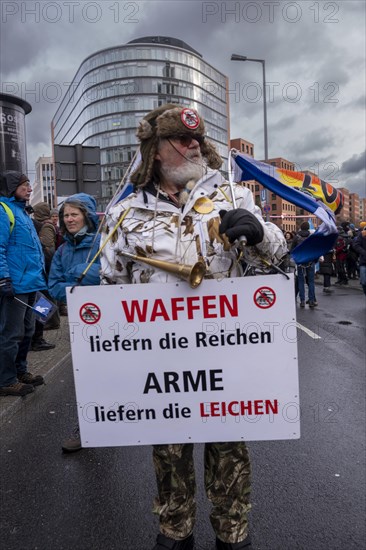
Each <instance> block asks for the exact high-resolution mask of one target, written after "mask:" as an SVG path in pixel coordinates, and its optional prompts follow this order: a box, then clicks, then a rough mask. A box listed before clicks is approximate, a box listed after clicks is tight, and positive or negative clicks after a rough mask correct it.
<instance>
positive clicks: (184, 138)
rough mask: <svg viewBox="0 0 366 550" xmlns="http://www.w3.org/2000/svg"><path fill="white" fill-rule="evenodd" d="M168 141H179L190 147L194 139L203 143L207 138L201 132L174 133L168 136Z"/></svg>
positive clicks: (183, 145)
mask: <svg viewBox="0 0 366 550" xmlns="http://www.w3.org/2000/svg"><path fill="white" fill-rule="evenodd" d="M166 139H167V140H168V141H170V140H171V141H179V143H180V144H181V145H182V147H189V146H190V145H191V143H192V141H193V140H195V141H197V142H198V143H199V145H201V144H202V143H203V141H204V139H205V136H201V135H199V134H174V135H173V136H168V137H167V138H166Z"/></svg>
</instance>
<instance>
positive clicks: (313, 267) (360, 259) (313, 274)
mask: <svg viewBox="0 0 366 550" xmlns="http://www.w3.org/2000/svg"><path fill="white" fill-rule="evenodd" d="M337 229H338V238H337V240H336V242H335V245H334V248H333V249H332V250H329V251H328V252H327V253H326V254H324V256H321V257H320V258H319V259H318V260H317V261H314V262H309V263H308V264H306V265H301V264H298V265H296V264H295V263H294V262H292V261H291V255H290V253H291V251H292V250H293V249H294V248H296V246H298V245H299V244H301V242H302V241H303V240H304V239H306V238H307V237H308V236H310V234H311V232H312V231H314V230H312V229H310V225H309V223H308V222H307V221H304V222H302V223H301V225H300V227H299V229H298V231H297V232H292V231H283V233H284V236H285V239H286V242H287V246H288V258H287V259H286V260H285V262H284V266H285V267H286V268H287V269H288V268H289V266H290V265H292V267H293V269H294V271H295V294H296V296H297V295H298V294H299V296H300V307H302V308H303V307H305V305H306V304H308V305H309V307H310V308H311V309H313V308H314V307H316V306H317V305H318V302H317V300H316V297H315V280H316V279H318V278H319V277H322V278H323V293H324V294H331V293H332V292H333V289H332V286H347V285H348V284H349V281H350V280H359V281H360V285H361V286H362V289H363V291H364V293H365V294H366V222H361V223H360V224H359V226H358V227H356V226H355V225H354V224H353V223H351V222H349V221H344V222H342V223H341V224H340V225H339V226H338V227H337ZM332 278H333V279H336V280H335V281H334V283H333V284H332ZM306 287H307V289H308V300H307V301H305V289H306Z"/></svg>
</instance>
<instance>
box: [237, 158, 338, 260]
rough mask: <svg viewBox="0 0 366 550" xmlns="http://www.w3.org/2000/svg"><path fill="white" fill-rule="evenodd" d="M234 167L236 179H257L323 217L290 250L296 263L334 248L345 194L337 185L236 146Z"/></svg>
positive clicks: (317, 256)
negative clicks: (338, 219)
mask: <svg viewBox="0 0 366 550" xmlns="http://www.w3.org/2000/svg"><path fill="white" fill-rule="evenodd" d="M231 168H232V170H233V171H234V175H233V179H234V180H235V181H246V180H252V179H254V180H256V181H258V182H259V183H261V184H262V185H263V187H265V188H266V189H269V190H270V191H271V192H272V193H275V194H276V195H278V196H279V197H281V198H282V199H284V200H286V201H288V202H291V203H292V204H295V205H296V206H298V207H299V208H303V209H304V210H306V211H307V212H310V213H311V214H314V215H315V216H316V217H317V218H319V219H320V220H321V221H322V224H321V225H320V227H318V229H317V230H316V231H315V232H314V233H312V234H311V235H310V237H308V238H307V239H306V240H305V241H303V242H302V243H301V244H300V245H298V246H297V247H296V248H294V250H293V251H292V252H291V255H292V257H293V258H294V260H295V262H296V263H298V264H302V263H308V262H311V261H314V260H317V259H318V258H319V257H320V256H323V255H324V254H325V253H326V252H328V251H329V250H331V249H332V248H333V245H334V243H335V241H336V239H337V236H338V231H337V227H336V224H335V218H334V216H335V214H338V213H339V212H340V211H341V209H342V206H343V195H342V193H341V192H340V191H339V190H338V189H336V188H334V187H333V186H332V185H330V184H329V183H326V182H324V181H323V180H320V179H319V178H318V177H316V176H311V175H310V174H304V173H302V172H292V171H291V170H283V169H281V168H276V167H275V166H271V165H270V164H266V163H265V162H260V161H258V160H254V159H253V158H252V157H249V156H247V155H243V154H242V153H239V152H238V151H236V150H232V151H231Z"/></svg>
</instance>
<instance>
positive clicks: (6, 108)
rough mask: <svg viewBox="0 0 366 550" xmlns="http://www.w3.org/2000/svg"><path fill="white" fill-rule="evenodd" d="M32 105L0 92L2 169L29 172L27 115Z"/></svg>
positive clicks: (0, 165) (0, 166)
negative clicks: (26, 139)
mask: <svg viewBox="0 0 366 550" xmlns="http://www.w3.org/2000/svg"><path fill="white" fill-rule="evenodd" d="M31 110H32V107H31V105H30V104H29V103H28V102H27V101H24V99H21V98H19V97H16V96H12V95H8V94H0V153H1V154H0V171H1V172H3V171H4V170H16V171H18V172H22V173H27V153H26V142H25V120H24V119H25V115H27V114H28V113H30V112H31Z"/></svg>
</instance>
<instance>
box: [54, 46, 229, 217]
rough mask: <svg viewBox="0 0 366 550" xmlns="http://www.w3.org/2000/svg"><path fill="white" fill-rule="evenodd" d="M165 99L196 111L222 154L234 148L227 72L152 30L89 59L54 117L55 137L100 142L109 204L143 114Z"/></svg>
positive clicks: (103, 202) (56, 140)
mask: <svg viewBox="0 0 366 550" xmlns="http://www.w3.org/2000/svg"><path fill="white" fill-rule="evenodd" d="M164 103H179V104H181V105H183V106H189V107H193V108H195V109H197V110H198V111H199V112H200V113H201V114H202V116H203V118H204V119H205V123H206V131H207V136H208V137H209V138H210V139H211V140H212V141H213V142H214V143H215V145H216V147H217V149H218V151H219V152H220V154H221V156H222V157H223V158H224V160H226V159H227V152H228V132H229V112H228V104H227V77H226V76H225V75H223V74H222V73H220V72H219V71H218V70H217V69H215V68H214V67H213V66H212V65H210V64H209V63H207V62H206V61H204V59H203V58H202V55H201V54H199V53H198V52H196V51H195V50H193V49H192V48H191V47H190V46H188V44H186V43H184V42H182V41H181V40H177V39H175V38H168V37H160V36H149V37H143V38H139V39H136V40H132V41H131V42H128V43H127V44H125V45H122V46H116V47H114V48H108V49H105V50H101V51H99V52H96V53H94V54H93V55H91V56H89V57H88V58H86V59H85V60H84V61H83V63H82V64H81V66H80V68H79V70H78V71H77V73H76V75H75V77H74V79H73V81H72V83H71V84H70V87H69V89H68V91H67V93H66V94H65V96H64V98H63V100H62V102H61V104H60V106H59V108H58V110H57V112H56V114H55V116H54V118H53V120H52V137H53V143H54V144H59V145H75V144H81V145H85V146H98V147H100V150H101V170H102V175H101V177H102V182H103V185H102V190H103V191H102V195H103V196H102V197H101V198H99V199H98V203H99V204H98V205H99V208H101V209H104V208H105V206H106V205H107V204H108V202H109V200H110V198H111V196H112V195H113V194H114V191H115V189H116V187H117V186H118V184H119V182H120V181H121V178H122V177H123V174H124V173H125V171H126V168H127V166H128V164H129V162H130V161H131V159H132V158H133V155H134V153H135V151H136V150H137V148H138V142H137V139H136V136H135V132H136V128H137V126H138V123H139V121H140V120H141V118H142V117H143V116H144V115H145V114H146V113H148V112H149V111H151V110H152V109H155V108H156V107H158V106H159V105H162V104H164Z"/></svg>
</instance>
